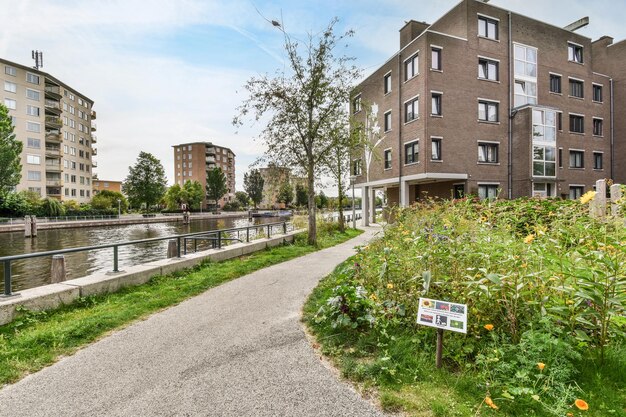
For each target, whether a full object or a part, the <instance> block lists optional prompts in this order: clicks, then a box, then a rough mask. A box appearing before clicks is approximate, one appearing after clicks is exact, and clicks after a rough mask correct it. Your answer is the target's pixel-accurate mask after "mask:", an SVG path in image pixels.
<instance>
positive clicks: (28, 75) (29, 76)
mask: <svg viewBox="0 0 626 417" xmlns="http://www.w3.org/2000/svg"><path fill="white" fill-rule="evenodd" d="M31 79H33V80H35V79H36V80H37V82H34V81H31ZM26 82H27V83H30V84H35V85H41V77H40V76H39V75H38V74H35V73H32V72H30V71H26Z"/></svg>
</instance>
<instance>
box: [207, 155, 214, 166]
mask: <svg viewBox="0 0 626 417" xmlns="http://www.w3.org/2000/svg"><path fill="white" fill-rule="evenodd" d="M205 161H206V162H207V163H209V164H214V163H215V157H214V156H207V157H206V158H205Z"/></svg>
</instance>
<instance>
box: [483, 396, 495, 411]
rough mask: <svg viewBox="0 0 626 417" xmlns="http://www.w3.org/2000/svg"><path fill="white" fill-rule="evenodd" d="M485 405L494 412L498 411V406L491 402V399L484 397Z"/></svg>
mask: <svg viewBox="0 0 626 417" xmlns="http://www.w3.org/2000/svg"><path fill="white" fill-rule="evenodd" d="M485 404H487V405H488V406H489V407H491V408H493V409H494V410H497V409H498V406H497V405H496V404H495V403H494V402H493V400H492V399H491V397H485Z"/></svg>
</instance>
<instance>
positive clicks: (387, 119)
mask: <svg viewBox="0 0 626 417" xmlns="http://www.w3.org/2000/svg"><path fill="white" fill-rule="evenodd" d="M390 130H391V110H389V111H388V112H387V113H385V132H389V131H390Z"/></svg>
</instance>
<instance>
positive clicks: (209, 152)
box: [205, 146, 215, 155]
mask: <svg viewBox="0 0 626 417" xmlns="http://www.w3.org/2000/svg"><path fill="white" fill-rule="evenodd" d="M205 153H206V154H207V155H215V148H214V147H212V146H211V147H208V148H206V149H205Z"/></svg>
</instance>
